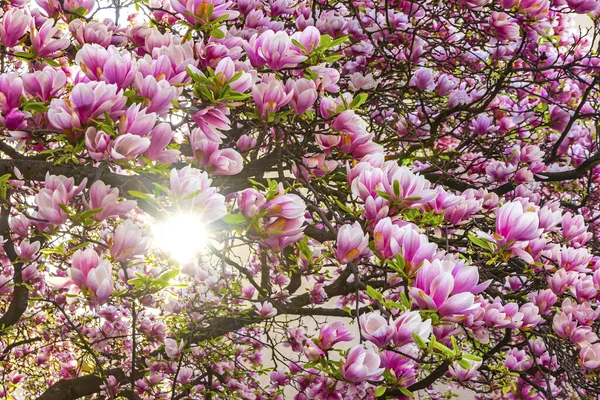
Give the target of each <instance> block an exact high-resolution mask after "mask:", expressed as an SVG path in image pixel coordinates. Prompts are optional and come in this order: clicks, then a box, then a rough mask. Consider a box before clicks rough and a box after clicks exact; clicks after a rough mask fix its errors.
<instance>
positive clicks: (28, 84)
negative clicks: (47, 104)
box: [22, 67, 67, 101]
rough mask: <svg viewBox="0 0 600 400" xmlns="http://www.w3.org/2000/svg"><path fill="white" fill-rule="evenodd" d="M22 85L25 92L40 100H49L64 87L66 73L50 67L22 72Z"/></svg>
mask: <svg viewBox="0 0 600 400" xmlns="http://www.w3.org/2000/svg"><path fill="white" fill-rule="evenodd" d="M22 78H23V87H24V89H25V92H26V93H27V94H29V95H30V96H32V97H37V98H39V99H40V100H41V101H50V100H51V99H52V98H53V97H56V95H57V94H58V93H59V92H60V91H61V89H63V88H64V86H65V84H66V83H67V75H66V74H65V73H64V71H62V70H59V69H55V68H52V67H45V68H44V69H43V70H38V71H34V72H33V73H31V74H29V73H28V74H23V77H22Z"/></svg>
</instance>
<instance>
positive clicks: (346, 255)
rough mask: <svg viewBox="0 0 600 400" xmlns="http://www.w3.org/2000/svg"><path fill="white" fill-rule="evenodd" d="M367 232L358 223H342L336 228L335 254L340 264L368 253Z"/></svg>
mask: <svg viewBox="0 0 600 400" xmlns="http://www.w3.org/2000/svg"><path fill="white" fill-rule="evenodd" d="M368 245H369V234H368V233H364V232H363V230H362V228H361V226H360V224H359V223H358V222H355V223H354V224H352V225H349V224H346V225H343V226H342V227H341V228H340V229H339V230H338V235H337V250H336V252H335V256H336V258H337V259H338V261H339V262H340V263H342V264H348V263H350V262H352V261H354V260H356V259H358V258H360V257H364V256H365V255H366V254H367V253H368Z"/></svg>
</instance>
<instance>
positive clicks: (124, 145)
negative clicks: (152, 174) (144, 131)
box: [108, 133, 150, 161]
mask: <svg viewBox="0 0 600 400" xmlns="http://www.w3.org/2000/svg"><path fill="white" fill-rule="evenodd" d="M149 147H150V139H148V138H145V137H139V136H137V135H133V134H131V133H126V134H125V135H119V136H118V137H117V138H116V139H115V140H114V141H112V142H111V143H110V145H109V148H108V153H109V154H110V156H111V158H112V159H113V160H115V161H120V160H133V159H135V158H136V157H137V156H139V155H140V154H142V153H144V152H145V151H146V150H148V148H149Z"/></svg>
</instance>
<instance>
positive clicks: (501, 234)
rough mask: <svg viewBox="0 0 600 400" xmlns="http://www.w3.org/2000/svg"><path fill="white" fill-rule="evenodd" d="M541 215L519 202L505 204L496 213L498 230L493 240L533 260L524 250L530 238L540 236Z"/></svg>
mask: <svg viewBox="0 0 600 400" xmlns="http://www.w3.org/2000/svg"><path fill="white" fill-rule="evenodd" d="M542 232H543V229H541V228H539V217H538V214H537V212H536V211H535V210H532V209H524V208H523V205H522V204H521V203H520V202H518V201H514V202H510V203H506V204H504V205H503V206H502V207H500V209H499V210H498V212H497V213H496V232H495V233H494V234H493V238H492V239H493V240H494V241H495V242H496V243H497V244H498V245H499V246H500V247H502V248H505V249H508V250H511V251H512V252H513V253H514V254H515V255H517V256H519V257H521V258H523V259H524V260H526V261H529V262H532V260H533V259H532V257H531V255H529V254H528V253H527V252H526V251H524V250H523V248H524V245H525V244H526V243H523V242H527V241H530V240H535V239H538V238H539V237H540V235H541V234H542Z"/></svg>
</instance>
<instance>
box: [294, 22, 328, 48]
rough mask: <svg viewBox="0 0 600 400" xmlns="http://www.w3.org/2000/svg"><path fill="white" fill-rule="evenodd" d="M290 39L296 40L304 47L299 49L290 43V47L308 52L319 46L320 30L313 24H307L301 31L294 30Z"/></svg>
mask: <svg viewBox="0 0 600 400" xmlns="http://www.w3.org/2000/svg"><path fill="white" fill-rule="evenodd" d="M291 39H294V40H296V41H297V42H298V43H300V44H301V45H302V47H304V49H300V48H299V47H297V46H296V45H294V44H292V46H291V48H292V49H295V50H296V51H298V52H299V53H303V54H309V53H310V52H311V51H313V50H314V49H316V48H317V47H319V44H320V43H321V32H319V30H318V29H317V28H315V27H314V26H307V27H306V28H304V30H303V31H302V32H294V33H293V34H292V37H291Z"/></svg>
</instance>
